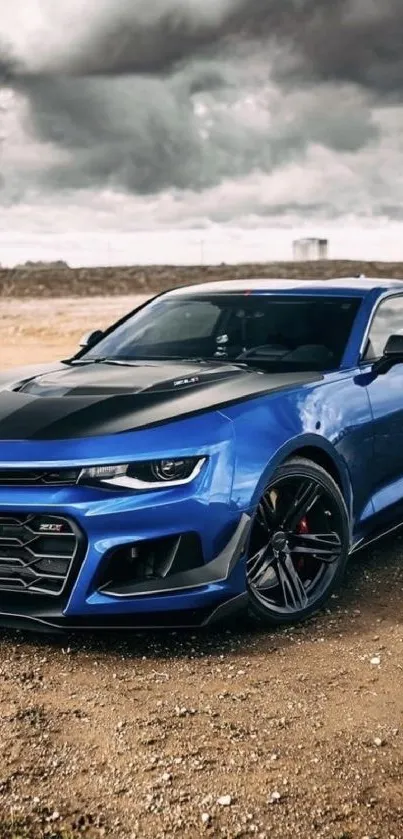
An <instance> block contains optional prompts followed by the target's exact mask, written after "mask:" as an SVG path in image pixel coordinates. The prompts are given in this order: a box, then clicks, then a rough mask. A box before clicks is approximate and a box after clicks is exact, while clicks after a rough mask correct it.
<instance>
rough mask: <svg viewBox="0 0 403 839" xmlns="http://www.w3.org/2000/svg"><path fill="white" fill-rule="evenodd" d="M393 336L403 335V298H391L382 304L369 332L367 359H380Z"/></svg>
mask: <svg viewBox="0 0 403 839" xmlns="http://www.w3.org/2000/svg"><path fill="white" fill-rule="evenodd" d="M391 335H403V297H391V298H390V299H389V300H385V301H384V302H383V303H381V304H380V306H379V308H378V309H377V311H376V314H375V317H374V320H373V321H372V326H371V329H370V332H369V346H368V348H367V352H366V358H380V357H381V355H382V354H383V351H384V349H385V344H386V342H387V340H388V338H389V337H390V336H391Z"/></svg>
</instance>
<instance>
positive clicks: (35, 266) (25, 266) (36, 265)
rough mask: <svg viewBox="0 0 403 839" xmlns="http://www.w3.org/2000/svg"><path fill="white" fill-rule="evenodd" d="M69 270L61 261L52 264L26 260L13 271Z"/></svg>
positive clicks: (67, 265) (65, 263) (66, 264)
mask: <svg viewBox="0 0 403 839" xmlns="http://www.w3.org/2000/svg"><path fill="white" fill-rule="evenodd" d="M66 268H67V269H68V270H69V269H70V266H69V264H68V263H67V262H65V261H64V260H63V259H56V260H55V261H54V262H41V261H40V260H39V262H32V261H31V260H30V259H28V261H27V262H24V263H21V265H16V266H15V268H14V269H13V270H14V271H54V270H57V271H58V270H62V271H64V270H66Z"/></svg>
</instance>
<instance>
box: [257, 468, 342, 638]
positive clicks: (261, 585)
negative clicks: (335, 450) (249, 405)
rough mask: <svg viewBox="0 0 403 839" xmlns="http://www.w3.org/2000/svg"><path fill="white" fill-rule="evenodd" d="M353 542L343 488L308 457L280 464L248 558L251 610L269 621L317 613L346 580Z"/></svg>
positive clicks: (286, 620) (265, 498) (263, 501)
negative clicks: (345, 574) (345, 572)
mask: <svg viewBox="0 0 403 839" xmlns="http://www.w3.org/2000/svg"><path fill="white" fill-rule="evenodd" d="M349 547H350V538H349V520H348V513H347V509H346V505H345V503H344V499H343V496H342V494H341V492H340V489H339V487H338V486H337V484H336V483H335V481H334V480H333V478H331V477H330V475H329V474H328V473H327V472H326V471H325V470H324V469H322V467H321V466H318V465H317V464H316V463H313V462H312V461H310V460H305V459H303V458H299V457H296V458H293V459H292V460H289V461H287V462H286V463H284V464H283V465H282V466H280V467H279V468H278V469H277V471H276V472H275V474H274V475H273V478H272V480H271V481H270V483H269V485H268V486H267V487H266V489H265V492H264V494H263V496H262V498H261V500H260V502H259V504H258V507H257V510H256V514H255V518H254V521H253V525H252V530H251V535H250V540H249V549H248V555H247V562H246V579H247V586H248V591H249V605H250V612H251V614H252V616H253V617H254V618H257V619H258V620H260V621H263V622H265V623H267V624H269V625H273V624H287V623H295V622H298V621H302V620H304V619H306V618H308V617H309V616H310V615H312V614H314V613H315V612H317V611H318V610H319V609H320V608H321V607H322V606H323V605H324V603H325V602H326V601H327V600H328V598H329V597H330V595H331V594H332V592H333V591H334V590H335V589H336V587H337V586H338V585H339V583H340V582H341V580H342V577H343V574H344V570H345V567H346V563H347V559H348V554H349Z"/></svg>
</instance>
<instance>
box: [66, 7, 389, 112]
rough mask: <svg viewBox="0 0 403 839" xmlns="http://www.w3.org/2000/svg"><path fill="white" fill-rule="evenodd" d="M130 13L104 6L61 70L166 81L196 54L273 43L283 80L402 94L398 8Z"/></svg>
mask: <svg viewBox="0 0 403 839" xmlns="http://www.w3.org/2000/svg"><path fill="white" fill-rule="evenodd" d="M138 7H139V4H138V3H137V4H136V3H124V4H123V5H122V4H120V5H119V3H117V4H115V3H113V2H112V1H111V8H110V15H109V16H108V15H105V16H104V18H103V20H102V22H100V23H99V25H98V26H96V27H95V29H94V30H93V31H92V32H91V31H89V32H88V35H87V37H86V38H84V40H83V42H82V45H81V46H82V48H81V49H80V50H79V51H78V52H77V51H76V52H75V54H73V55H71V56H70V58H67V59H66V60H65V62H64V67H62V68H61V69H64V70H66V71H68V72H73V73H77V74H79V75H80V74H103V75H108V74H111V75H113V74H127V73H167V72H169V71H170V70H171V69H172V67H173V66H175V65H176V64H177V63H179V62H183V61H187V60H188V59H189V58H191V57H194V56H195V55H196V54H203V55H207V56H208V55H211V54H212V53H214V52H215V51H216V50H217V48H218V49H220V48H223V47H225V46H227V45H231V44H237V43H239V42H246V41H250V42H251V45H252V44H253V42H257V43H260V44H268V43H270V42H273V41H276V42H278V43H281V45H282V47H283V49H284V55H283V60H282V61H280V65H279V67H278V69H279V72H280V74H281V75H283V77H286V76H291V77H294V80H295V81H296V80H297V79H298V78H299V79H300V78H301V76H303V77H305V78H306V79H316V80H327V81H343V82H346V81H347V82H354V83H357V84H361V85H363V86H365V87H368V88H370V89H371V90H373V91H378V92H384V93H389V94H394V95H397V96H398V95H400V94H401V92H402V88H403V52H402V39H403V3H402V2H401V0H377V2H375V0H337V2H333V3H331V2H324V0H229V2H227V3H226V4H224V3H220V2H217V6H216V13H213V11H212V10H211V14H210V16H209V14H208V8H207V9H206V8H205V11H204V13H203V14H198V13H197V8H198V7H197V5H196V4H195V3H189V4H186V3H183V2H179V0H178V2H176V3H175V2H174V0H171V3H169V4H166V3H165V4H163V7H162V9H161V14H160V15H159V16H158V17H156V16H155V15H151V16H150V17H147V15H144V13H143V14H142V15H140V14H139V10H138ZM202 9H203V4H202V0H200V5H199V10H202ZM211 9H213V7H211ZM220 10H221V11H220ZM251 48H252V46H251Z"/></svg>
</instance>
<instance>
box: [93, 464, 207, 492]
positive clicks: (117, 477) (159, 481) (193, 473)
mask: <svg viewBox="0 0 403 839" xmlns="http://www.w3.org/2000/svg"><path fill="white" fill-rule="evenodd" d="M206 460H207V458H206V457H182V458H174V459H168V458H167V459H166V460H146V461H142V462H138V463H123V464H119V465H117V466H89V467H86V468H85V469H82V470H81V472H80V477H79V480H78V483H80V484H90V485H91V486H94V485H98V486H99V485H100V484H101V485H104V486H105V485H106V486H111V487H122V488H123V489H137V490H144V489H160V488H162V487H173V486H182V485H183V484H190V482H191V481H193V480H194V479H195V478H196V477H197V475H199V474H200V471H201V469H202V467H203V465H204V463H205V462H206Z"/></svg>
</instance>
